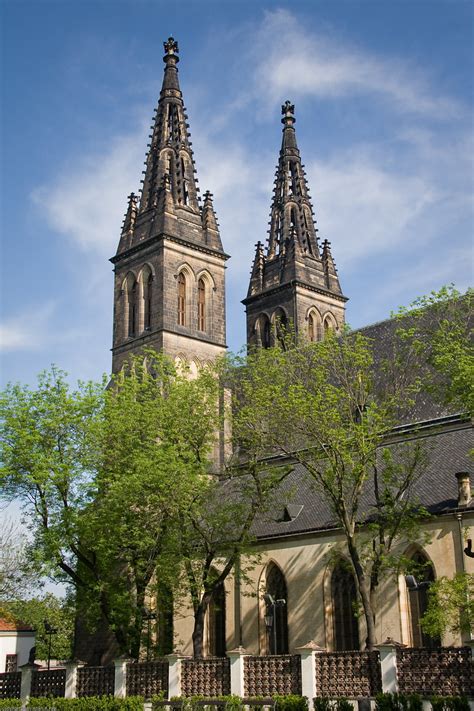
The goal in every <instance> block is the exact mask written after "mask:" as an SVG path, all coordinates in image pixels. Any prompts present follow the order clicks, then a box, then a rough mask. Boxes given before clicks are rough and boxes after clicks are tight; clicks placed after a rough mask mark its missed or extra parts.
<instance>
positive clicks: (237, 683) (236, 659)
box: [227, 647, 247, 698]
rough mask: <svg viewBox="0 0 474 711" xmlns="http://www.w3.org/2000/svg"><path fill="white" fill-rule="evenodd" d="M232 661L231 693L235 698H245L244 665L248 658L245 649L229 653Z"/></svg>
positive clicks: (233, 650) (232, 650) (238, 648)
mask: <svg viewBox="0 0 474 711" xmlns="http://www.w3.org/2000/svg"><path fill="white" fill-rule="evenodd" d="M227 656H228V657H229V659H230V693H231V694H233V695H234V696H240V697H241V698H243V697H244V696H245V678H244V664H245V661H244V660H245V657H246V656H247V654H246V652H245V649H244V648H243V647H237V649H231V650H230V652H227Z"/></svg>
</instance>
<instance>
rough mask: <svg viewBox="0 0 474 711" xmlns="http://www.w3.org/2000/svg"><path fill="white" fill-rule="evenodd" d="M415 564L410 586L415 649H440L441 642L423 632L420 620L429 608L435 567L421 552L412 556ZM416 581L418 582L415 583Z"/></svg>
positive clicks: (411, 624) (412, 631) (409, 597)
mask: <svg viewBox="0 0 474 711" xmlns="http://www.w3.org/2000/svg"><path fill="white" fill-rule="evenodd" d="M411 559H412V561H413V563H414V570H413V572H414V576H413V578H414V584H413V585H409V586H408V599H409V607H410V627H411V637H412V645H413V647H428V648H432V647H439V646H441V640H440V639H439V638H438V637H430V636H429V635H427V634H426V632H423V630H422V628H421V623H420V620H421V618H422V617H423V615H424V614H425V612H426V610H427V608H428V591H429V589H430V585H431V583H433V582H434V581H435V574H434V570H433V566H432V565H431V563H430V562H429V560H428V558H427V557H426V556H425V555H423V553H421V552H417V553H415V554H414V555H413V556H412V558H411ZM415 581H416V582H415Z"/></svg>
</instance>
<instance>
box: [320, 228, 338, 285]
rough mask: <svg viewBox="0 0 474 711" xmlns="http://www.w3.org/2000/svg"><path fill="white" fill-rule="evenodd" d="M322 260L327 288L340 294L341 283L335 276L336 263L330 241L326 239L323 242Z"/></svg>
mask: <svg viewBox="0 0 474 711" xmlns="http://www.w3.org/2000/svg"><path fill="white" fill-rule="evenodd" d="M322 260H323V269H324V276H325V277H326V286H327V288H328V289H329V291H333V292H335V293H336V294H342V290H341V285H340V284H339V277H338V276H337V269H336V265H335V263H334V259H333V257H332V254H331V243H330V242H328V240H327V239H325V240H324V242H323V253H322Z"/></svg>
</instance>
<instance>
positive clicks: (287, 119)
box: [281, 100, 295, 126]
mask: <svg viewBox="0 0 474 711" xmlns="http://www.w3.org/2000/svg"><path fill="white" fill-rule="evenodd" d="M281 113H282V114H283V118H282V120H281V122H282V123H283V124H285V126H292V125H293V124H294V122H295V105H294V104H292V103H291V102H290V101H288V100H286V101H285V103H284V104H283V106H282V107H281Z"/></svg>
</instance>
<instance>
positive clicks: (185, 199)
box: [181, 158, 188, 205]
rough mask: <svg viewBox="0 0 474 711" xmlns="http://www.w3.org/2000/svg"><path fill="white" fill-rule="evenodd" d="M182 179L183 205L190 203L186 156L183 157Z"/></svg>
mask: <svg viewBox="0 0 474 711" xmlns="http://www.w3.org/2000/svg"><path fill="white" fill-rule="evenodd" d="M181 180H182V186H183V205H187V204H188V185H187V180H186V164H185V162H184V158H181Z"/></svg>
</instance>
